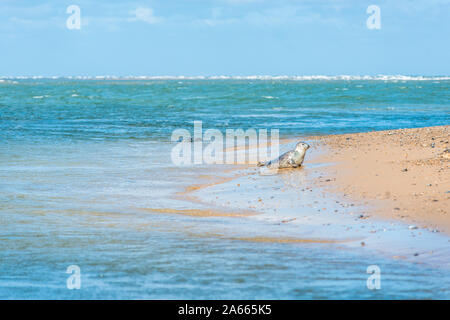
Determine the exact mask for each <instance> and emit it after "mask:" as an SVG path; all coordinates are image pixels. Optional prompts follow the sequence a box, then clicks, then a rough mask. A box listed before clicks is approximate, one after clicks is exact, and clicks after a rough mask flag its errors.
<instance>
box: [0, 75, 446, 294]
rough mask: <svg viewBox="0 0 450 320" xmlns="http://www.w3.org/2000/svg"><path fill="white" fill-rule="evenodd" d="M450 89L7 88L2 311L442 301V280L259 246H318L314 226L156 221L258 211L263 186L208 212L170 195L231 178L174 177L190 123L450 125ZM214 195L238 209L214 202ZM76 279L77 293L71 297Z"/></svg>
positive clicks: (285, 84)
mask: <svg viewBox="0 0 450 320" xmlns="http://www.w3.org/2000/svg"><path fill="white" fill-rule="evenodd" d="M449 88H450V80H448V79H446V78H423V77H416V78H414V77H413V78H408V77H391V78H374V79H372V78H369V79H359V78H356V79H354V78H349V79H347V78H324V79H321V78H281V79H279V78H270V77H266V78H262V79H261V78H243V79H236V78H227V79H182V78H174V79H134V78H131V79H99V80H96V79H69V78H57V79H45V78H37V79H27V78H24V79H17V78H16V79H8V78H5V79H3V80H2V81H0V298H3V299H5V298H6V299H15V298H25V299H29V298H44V299H47V298H50V299H73V298H83V299H84V298H85V299H94V298H104V299H138V298H157V299H159V298H174V299H177V298H178V299H202V298H226V299H228V298H229V299H233V298H235V299H237V298H246V299H260V298H266V299H282V298H285V299H297V298H306V299H317V298H318V299H327V298H343V299H352V298H373V299H386V298H402V299H403V298H405V299H410V298H447V299H448V298H450V291H449V288H450V276H449V270H448V269H446V268H441V267H436V266H433V265H428V264H418V263H414V262H412V261H408V260H403V259H399V260H396V259H392V258H391V257H389V256H388V255H383V254H374V252H373V251H371V250H370V248H359V247H350V249H349V248H345V245H343V244H335V243H331V242H330V243H327V242H324V243H314V242H313V243H307V242H305V243H303V242H276V241H257V240H255V239H260V238H261V237H262V236H264V235H266V236H268V237H271V238H275V237H277V236H285V237H288V238H289V239H291V238H296V237H297V238H302V237H307V236H308V235H310V233H311V232H314V237H313V238H314V239H317V238H318V236H320V232H318V231H317V230H319V231H320V230H321V229H317V228H318V226H319V225H317V228H315V229H314V230H315V231H312V230H310V229H307V230H306V231H304V230H303V229H302V223H300V222H298V221H302V220H301V219H300V216H299V218H298V221H297V224H296V225H295V224H293V225H292V226H291V227H287V228H286V229H283V230H282V231H280V229H279V227H280V226H279V225H278V224H276V223H275V222H276V221H277V215H276V213H271V214H269V213H268V212H265V210H266V211H267V208H269V207H270V205H269V204H268V205H267V207H266V208H264V207H261V208H256V209H255V211H260V212H261V213H263V215H256V216H254V217H221V216H219V217H192V216H186V215H181V214H170V213H167V214H165V213H155V212H152V211H151V210H149V208H172V209H173V210H174V212H176V211H175V210H185V209H192V208H198V209H202V208H207V207H208V203H211V205H214V206H221V207H226V206H227V205H228V206H229V207H230V208H231V210H232V209H233V207H235V208H241V207H242V204H240V203H238V202H239V201H240V202H245V201H244V200H246V199H245V196H248V197H251V199H248V200H249V201H255V202H257V200H256V197H257V195H255V194H253V193H252V190H253V189H252V190H250V186H252V187H254V186H255V185H259V184H261V181H263V180H259V179H263V178H261V177H259V176H258V175H254V176H252V177H251V179H252V183H253V185H251V184H250V183H246V182H245V181H242V182H241V186H240V188H241V189H240V191H239V192H238V193H236V192H235V190H234V189H230V186H229V185H225V184H224V185H223V186H221V187H218V188H217V187H216V190H215V191H214V192H213V191H211V190H213V189H204V190H203V193H204V194H203V196H204V198H203V200H202V201H203V202H201V201H198V202H196V203H194V202H192V201H187V200H186V199H183V198H180V197H177V196H176V195H177V193H179V192H180V191H182V190H183V189H184V188H185V187H188V186H190V185H192V184H196V183H198V182H199V177H201V176H207V175H209V176H211V175H214V174H215V173H217V172H220V170H222V169H221V168H220V166H219V167H214V166H207V165H197V166H189V167H178V166H176V165H174V164H173V163H172V161H171V157H170V152H171V149H172V148H173V143H172V142H170V137H171V134H172V132H173V130H175V129H179V128H182V129H188V130H192V128H193V121H202V123H203V128H204V129H205V130H206V129H208V128H214V129H219V130H221V131H222V132H225V130H226V129H229V128H232V129H237V128H242V129H248V128H254V129H256V130H258V129H268V130H270V129H274V128H276V129H279V130H280V136H281V137H282V138H290V137H296V136H306V135H312V134H333V133H347V132H364V131H371V130H384V129H396V128H412V127H422V126H435V125H448V124H449V123H450V104H449V98H450V93H449V92H450V91H449ZM224 167H225V166H224ZM231 167H232V166H231ZM226 169H227V170H228V169H230V168H229V167H226ZM231 169H232V168H231ZM271 179H273V178H271ZM268 181H271V180H264V183H265V184H267V183H268ZM273 183H274V184H275V183H276V182H273ZM288 185H289V184H288ZM242 188H244V189H242ZM245 188H247V189H245ZM208 190H209V191H208ZM200 193H201V192H200ZM264 194H265V195H267V192H266V193H264ZM217 195H219V196H225V195H228V196H227V197H228V198H227V199H225V200H223V199H222V198H219V199H217V202H221V201H222V202H221V203H219V204H213V201H215V200H216V198H215V197H216V196H217ZM244 195H245V196H244ZM200 196H201V194H200V195H199V197H200ZM253 198H255V199H253ZM269 199H270V197H268V200H267V201H269ZM275 200H276V199H275ZM275 200H274V201H275ZM233 201H236V202H237V203H233ZM265 201H266V200H265ZM299 212H301V213H302V214H303V213H305V212H306V211H305V210H303V208H299ZM324 222H326V221H324ZM305 225H306V223H305ZM294 226H298V228H297V229H296V227H294ZM310 227H311V226H310ZM310 227H308V228H310ZM277 228H278V229H277ZM302 230H303V231H302ZM297 233H298V234H297ZM258 237H259V238H258ZM439 237H440V238H439V240H437V243H439V245H441V244H442V241H447V242H448V240H447V238H445V236H442V235H441V236H439ZM324 238H326V235H325V237H324ZM338 238H339V237H338ZM252 239H254V240H255V241H253V240H252ZM358 243H359V242H358ZM447 262H448V261H447ZM71 265H76V266H78V267H79V268H80V271H81V287H80V289H72V290H70V289H68V286H67V279H68V278H69V277H70V276H71V274H68V273H66V271H67V268H68V267H69V266H71ZM370 265H377V266H379V268H380V270H381V288H380V289H379V290H369V289H368V287H367V278H368V277H369V276H370V274H368V273H367V268H368V266H370Z"/></svg>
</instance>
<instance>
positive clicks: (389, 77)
mask: <svg viewBox="0 0 450 320" xmlns="http://www.w3.org/2000/svg"><path fill="white" fill-rule="evenodd" d="M0 79H8V80H29V79H31V80H38V79H69V80H293V81H310V80H325V81H335V80H340V81H342V80H344V81H354V80H375V81H433V80H434V81H440V80H450V76H407V75H376V76H369V75H364V76H361V75H336V76H326V75H309V76H307V75H304V76H287V75H280V76H270V75H251V76H225V75H219V76H111V75H105V76H0Z"/></svg>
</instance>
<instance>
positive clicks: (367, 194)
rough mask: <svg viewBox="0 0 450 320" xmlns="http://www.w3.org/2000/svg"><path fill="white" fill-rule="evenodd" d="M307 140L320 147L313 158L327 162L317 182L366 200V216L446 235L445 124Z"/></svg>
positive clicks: (449, 204) (449, 219)
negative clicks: (400, 222)
mask: <svg viewBox="0 0 450 320" xmlns="http://www.w3.org/2000/svg"><path fill="white" fill-rule="evenodd" d="M307 139H310V140H311V141H312V145H313V147H314V149H322V150H323V152H321V153H320V154H316V155H315V156H314V157H313V159H312V162H313V163H328V164H329V163H331V164H332V165H329V166H326V167H324V168H323V170H322V171H323V173H324V174H322V175H321V176H320V177H319V178H317V179H316V180H315V185H316V186H318V187H323V188H326V190H328V191H330V192H335V193H336V192H337V193H340V194H342V195H343V196H344V198H346V199H351V200H352V201H356V202H358V203H360V204H366V205H367V204H369V205H370V210H369V211H368V215H373V216H379V217H382V218H387V219H398V220H401V221H403V222H405V223H407V224H409V225H410V228H411V229H415V228H416V227H419V228H425V229H428V230H430V231H433V232H445V233H446V234H450V209H449V208H450V201H449V199H450V171H449V165H450V153H449V148H450V143H449V140H450V126H439V127H428V128H417V129H400V130H387V131H378V132H368V133H356V134H342V135H329V136H317V137H308V138H307ZM307 161H308V159H307Z"/></svg>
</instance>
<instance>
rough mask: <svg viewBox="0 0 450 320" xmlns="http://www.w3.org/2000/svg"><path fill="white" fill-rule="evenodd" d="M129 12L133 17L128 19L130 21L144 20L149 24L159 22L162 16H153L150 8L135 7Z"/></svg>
mask: <svg viewBox="0 0 450 320" xmlns="http://www.w3.org/2000/svg"><path fill="white" fill-rule="evenodd" d="M130 13H131V14H132V15H133V18H131V19H130V20H131V21H144V22H147V23H150V24H154V23H159V22H161V21H162V18H160V17H156V16H155V14H154V13H153V9H152V8H146V7H137V8H136V9H135V10H133V11H131V12H130Z"/></svg>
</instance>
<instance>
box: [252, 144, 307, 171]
mask: <svg viewBox="0 0 450 320" xmlns="http://www.w3.org/2000/svg"><path fill="white" fill-rule="evenodd" d="M309 148H310V146H309V144H307V143H306V142H299V143H297V145H296V146H295V149H294V150H291V151H288V152H286V153H283V154H282V155H281V156H279V157H278V158H277V159H274V160H271V161H267V162H258V167H263V166H265V167H269V168H273V167H276V168H298V167H300V166H301V165H302V163H303V160H304V159H305V154H306V150H308V149H309Z"/></svg>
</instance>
